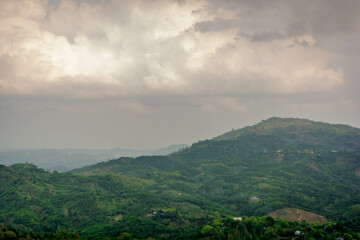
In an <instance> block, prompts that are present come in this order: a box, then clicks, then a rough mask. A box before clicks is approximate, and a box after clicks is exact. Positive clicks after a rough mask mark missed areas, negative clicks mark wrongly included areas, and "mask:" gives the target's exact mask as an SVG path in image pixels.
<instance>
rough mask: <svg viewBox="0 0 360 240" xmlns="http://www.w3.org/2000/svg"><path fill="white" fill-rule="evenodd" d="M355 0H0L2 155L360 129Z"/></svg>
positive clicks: (359, 30)
mask: <svg viewBox="0 0 360 240" xmlns="http://www.w3.org/2000/svg"><path fill="white" fill-rule="evenodd" d="M359 9H360V1H358V0H353V1H352V0H343V1H335V0H328V1H325V0H318V1H297V0H290V1H289V0H278V1H277V0H275V1H267V0H254V1H250V0H243V1H239V0H224V1H218V0H177V1H175V0H131V1H130V0H101V1H80V0H57V1H51V0H48V1H47V0H17V1H9V0H0V148H65V147H86V148H112V147H122V148H157V147H162V146H166V145H169V144H174V143H187V144H191V143H193V142H196V141H198V140H203V139H207V138H212V137H214V136H216V135H219V134H221V133H223V132H226V131H229V130H230V129H232V128H235V129H236V128H241V127H244V126H246V125H252V124H255V123H257V122H259V121H261V120H263V119H267V118H269V117H272V116H280V117H300V118H309V119H312V120H316V121H325V122H331V123H345V124H350V125H352V126H355V127H360V107H359V106H360V94H359V91H360V81H359V76H360V65H359V62H360V45H359V42H360V14H359Z"/></svg>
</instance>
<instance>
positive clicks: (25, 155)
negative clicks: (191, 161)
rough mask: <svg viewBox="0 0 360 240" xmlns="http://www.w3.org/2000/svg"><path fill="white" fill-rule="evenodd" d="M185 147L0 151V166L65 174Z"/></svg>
mask: <svg viewBox="0 0 360 240" xmlns="http://www.w3.org/2000/svg"><path fill="white" fill-rule="evenodd" d="M185 147H187V145H186V144H173V145H170V146H168V147H164V148H160V149H140V150H134V149H122V148H113V149H85V148H69V149H0V164H5V165H11V164H15V163H32V164H35V165H36V166H38V167H40V168H43V169H45V170H49V171H57V172H66V171H69V170H71V169H74V168H80V167H83V166H86V165H91V164H96V163H98V162H103V161H107V160H109V159H115V158H119V157H124V156H126V157H138V156H143V155H168V154H171V153H173V152H176V151H179V150H180V149H182V148H185Z"/></svg>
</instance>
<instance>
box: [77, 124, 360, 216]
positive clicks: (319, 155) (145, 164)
mask: <svg viewBox="0 0 360 240" xmlns="http://www.w3.org/2000/svg"><path fill="white" fill-rule="evenodd" d="M359 147H360V130H359V129H357V128H352V127H350V126H346V125H334V124H327V123H322V122H313V121H310V120H306V119H292V118H286V119H282V118H270V119H268V120H266V121H262V122H261V123H259V124H256V125H254V126H252V127H246V128H243V129H239V130H235V131H231V132H228V133H225V134H223V135H221V136H219V137H216V138H214V139H212V140H206V141H200V142H198V143H195V144H193V145H192V146H191V147H189V148H186V149H184V150H183V151H180V152H177V153H174V154H172V155H170V156H152V157H146V156H145V157H139V158H120V159H116V160H111V161H108V162H104V163H99V164H97V165H93V166H88V167H85V168H82V169H77V170H74V171H72V173H75V174H83V175H92V174H104V173H107V172H112V173H116V174H121V175H129V176H135V177H139V178H144V179H152V180H155V181H157V182H163V183H164V184H167V183H168V182H169V181H171V182H176V186H177V188H178V189H179V190H181V191H183V192H186V193H187V194H198V195H201V196H203V197H206V198H208V199H210V200H211V201H214V202H217V203H220V204H222V205H224V206H226V207H227V208H228V209H231V210H232V211H235V212H237V213H238V214H240V215H241V214H242V215H264V214H267V213H270V212H272V211H275V210H278V209H281V208H283V207H295V208H300V209H303V210H308V211H311V212H314V213H319V214H321V215H323V216H325V217H326V218H327V219H330V220H339V219H354V218H355V219H357V220H356V221H358V216H360V208H359V206H360V205H359V204H360V184H359V183H360V181H359V180H360V177H359V176H360V174H359V172H360V152H359ZM189 185H191V186H192V187H191V188H189V187H187V186H189ZM254 199H256V200H254Z"/></svg>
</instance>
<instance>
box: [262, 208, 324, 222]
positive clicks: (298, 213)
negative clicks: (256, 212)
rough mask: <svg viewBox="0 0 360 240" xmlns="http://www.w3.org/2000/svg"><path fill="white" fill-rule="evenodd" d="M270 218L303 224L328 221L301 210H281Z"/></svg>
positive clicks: (273, 213) (271, 214)
mask: <svg viewBox="0 0 360 240" xmlns="http://www.w3.org/2000/svg"><path fill="white" fill-rule="evenodd" d="M268 215H269V216H272V217H273V218H279V219H285V220H288V221H294V222H302V221H304V220H305V221H306V222H308V223H315V222H317V223H322V224H324V223H326V222H327V220H326V219H325V218H324V217H323V216H321V215H318V214H315V213H312V212H308V211H304V210H300V209H297V208H282V209H279V210H276V211H274V212H272V213H270V214H268Z"/></svg>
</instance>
